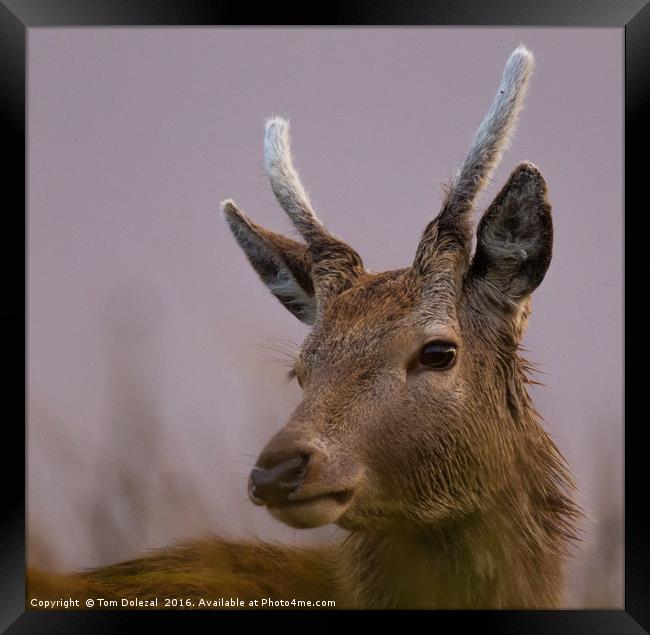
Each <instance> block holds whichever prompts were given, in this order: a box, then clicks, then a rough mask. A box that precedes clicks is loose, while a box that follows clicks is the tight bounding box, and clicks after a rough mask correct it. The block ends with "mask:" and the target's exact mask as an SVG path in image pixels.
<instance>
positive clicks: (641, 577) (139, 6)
mask: <svg viewBox="0 0 650 635" xmlns="http://www.w3.org/2000/svg"><path fill="white" fill-rule="evenodd" d="M307 6H308V5H295V6H291V5H289V4H287V5H283V6H279V5H277V4H273V5H268V6H267V7H266V8H265V7H264V6H262V7H259V8H258V9H256V13H255V23H254V24H255V25H307V24H311V23H315V24H321V25H332V26H339V25H342V26H346V25H347V26H353V25H354V26H356V25H384V26H396V25H418V26H425V25H437V26H451V25H464V26H568V27H581V26H584V27H599V26H618V27H621V28H624V29H625V157H626V159H625V206H626V209H634V208H633V207H632V206H633V205H634V204H635V202H636V201H637V200H640V195H641V191H640V190H641V188H643V189H645V180H646V179H647V176H646V177H645V178H644V176H645V175H644V174H642V170H644V168H645V164H646V161H635V160H633V157H637V156H640V152H641V150H642V149H644V148H643V144H645V143H647V141H646V140H647V139H648V138H650V135H649V134H648V119H647V116H646V113H647V112H649V110H650V109H649V106H650V99H649V88H650V3H649V2H648V0H617V1H616V2H611V0H547V1H546V2H540V1H539V0H489V1H483V2H477V1H476V0H455V1H451V0H448V1H447V2H440V1H438V0H429V1H428V2H427V1H425V0H419V1H416V0H408V1H407V0H401V1H396V0H390V1H388V0H385V1H384V2H382V3H381V4H380V3H370V2H367V1H363V0H356V1H353V0H348V1H347V2H345V3H342V2H341V3H337V2H334V3H329V4H328V5H327V6H326V7H325V6H323V7H318V8H316V10H315V8H314V7H313V6H311V7H309V13H310V15H306V14H307V11H306V9H307ZM250 16H251V13H250V7H249V6H248V5H247V4H246V3H235V2H217V1H214V2H207V1H206V0H185V1H184V2H180V1H178V0H177V1H176V2H168V1H165V0H139V1H137V2H134V1H133V0H131V1H128V0H112V1H111V0H57V1H52V0H49V1H48V0H0V60H1V63H0V90H1V95H0V108H1V111H2V125H3V134H2V137H1V138H2V139H3V146H4V148H5V153H4V154H5V160H6V163H5V165H6V167H5V178H4V179H3V184H4V186H3V193H4V197H3V200H4V205H3V207H4V215H3V226H4V229H5V233H4V238H5V239H4V245H3V249H2V250H0V253H1V254H2V259H3V263H2V264H3V267H2V272H3V280H4V282H5V288H4V296H5V298H6V302H5V303H4V308H3V310H2V324H3V326H4V343H5V351H7V349H8V352H9V357H8V359H7V357H6V356H5V368H6V369H7V371H8V372H7V373H6V374H5V380H4V382H3V386H4V388H5V393H4V394H5V396H6V399H7V400H9V399H10V402H9V403H11V405H13V406H14V408H12V409H10V410H9V412H10V413H11V415H9V416H6V418H5V425H4V434H3V440H4V444H3V446H4V461H3V462H2V465H3V470H4V472H5V474H4V479H3V484H4V485H3V491H4V494H5V503H4V505H3V512H4V513H3V514H2V520H1V523H0V532H1V534H0V535H1V540H0V549H1V551H0V554H1V555H0V558H1V562H2V568H1V571H2V574H1V575H0V628H2V629H3V630H4V629H8V630H7V632H9V633H34V632H47V633H59V632H61V633H63V632H65V633H69V632H76V631H79V632H92V633H103V632H111V633H113V632H116V631H117V630H118V629H119V630H123V629H124V625H125V622H126V621H127V620H128V621H129V622H131V623H133V624H135V625H136V626H137V627H139V628H142V627H144V626H145V622H146V624H147V626H149V623H150V621H151V620H160V619H161V618H162V619H164V624H165V626H166V627H172V628H173V626H174V625H175V624H176V623H177V620H178V621H179V623H181V621H182V625H183V627H184V628H187V626H186V625H187V624H188V620H189V621H190V623H191V624H194V623H195V622H196V620H199V619H206V618H207V619H208V620H210V623H211V625H212V628H214V626H215V625H216V626H219V625H221V624H223V625H224V626H230V625H233V626H234V625H235V624H237V625H239V624H242V622H241V620H245V621H246V620H248V619H251V618H252V619H257V620H259V619H260V618H262V619H264V620H267V619H274V618H275V617H278V615H277V614H276V615H273V616H270V615H268V614H267V613H261V612H254V613H250V612H247V613H238V612H237V613H236V612H214V613H210V614H209V615H206V614H204V613H200V612H188V613H185V612H183V614H181V613H180V612H175V611H172V612H164V613H162V612H156V613H154V612H126V611H125V612H121V611H120V612H109V611H106V612H98V611H93V612H90V611H89V612H84V611H75V612H73V611H69V612H68V611H51V612H47V611H25V584H24V580H25V578H24V574H25V507H26V506H25V487H24V481H23V479H22V478H21V467H22V469H23V475H25V474H26V472H25V471H24V468H25V463H24V457H25V449H26V445H25V444H26V437H25V434H24V432H25V428H23V424H21V423H20V421H21V417H20V415H21V413H22V421H23V422H24V421H25V414H24V413H25V397H24V391H25V390H26V382H25V377H26V375H25V373H24V371H25V357H26V356H25V342H26V339H25V315H26V309H27V307H26V305H25V285H26V277H25V264H24V263H25V259H24V254H25V248H26V242H25V241H26V239H28V237H27V236H26V230H25V216H23V214H24V213H25V211H26V208H25V204H26V194H25V169H26V166H25V158H26V155H25V142H26V113H25V107H26V94H25V87H26V81H25V73H26V44H27V31H28V29H29V28H33V27H40V26H52V27H54V26H80V27H81V26H129V25H133V26H174V25H177V26H183V25H200V26H211V25H219V26H223V25H233V26H235V25H248V22H250V19H251V18H250ZM644 193H645V192H644ZM7 194H9V196H7ZM644 202H645V201H644ZM646 207H647V202H645V204H644V205H639V210H638V214H636V215H635V216H636V217H643V216H644V215H646V214H647V211H646V209H645V208H646ZM639 227H640V224H639V220H637V218H635V219H634V226H633V230H631V231H627V226H626V231H625V263H624V264H625V272H626V279H625V282H624V283H625V290H626V292H627V291H628V290H630V289H639V288H645V287H644V286H643V285H644V281H645V286H647V280H648V273H649V272H648V264H647V262H648V259H647V256H646V250H644V249H643V247H642V245H641V241H642V240H644V239H645V235H644V232H642V231H640V230H639V229H638V228H639ZM21 249H22V255H21V253H20V252H21ZM21 263H22V266H21ZM21 271H22V272H23V275H22V276H21V275H20V272H21ZM637 281H638V282H637ZM622 283H623V281H622ZM630 295H631V293H625V298H626V305H625V328H626V334H628V337H626V346H625V366H624V368H625V380H626V381H625V412H626V414H627V413H630V412H639V413H643V412H644V411H645V410H646V409H647V408H645V409H644V408H642V404H641V400H642V399H643V397H644V390H647V388H646V386H645V384H646V377H647V372H637V373H635V372H633V371H632V369H633V367H634V366H636V364H635V362H639V361H643V360H647V359H649V358H650V345H649V344H648V338H647V337H641V338H636V337H635V338H634V341H633V342H631V341H630V340H631V338H630V337H629V335H630V334H635V333H636V334H638V333H647V332H648V327H649V326H650V304H649V301H648V299H647V292H644V293H643V294H641V298H639V297H638V296H639V294H638V293H637V294H636V297H635V298H634V301H631V300H630ZM604 335H606V334H604ZM19 369H22V370H23V373H21V372H19ZM637 406H638V407H637ZM646 421H647V414H645V415H641V416H635V417H626V425H625V608H624V609H622V610H618V611H617V610H601V611H598V610H580V611H578V610H561V611H537V612H535V611H473V612H471V611H467V612H464V611H423V612H409V611H385V612H365V611H358V612H341V611H335V612H329V613H327V612H319V615H318V616H317V619H314V618H315V617H316V616H314V615H312V614H309V615H306V614H304V613H296V612H293V613H291V614H290V617H289V619H291V620H296V619H298V616H299V615H300V616H301V617H305V616H306V617H307V619H309V620H310V628H313V626H320V625H323V626H324V627H328V626H329V625H330V624H331V622H332V621H334V620H337V621H338V620H339V619H341V618H343V619H344V620H345V621H346V622H348V623H349V624H350V625H352V626H354V625H356V624H358V625H359V626H361V625H368V624H370V623H372V622H375V621H381V623H382V625H385V626H387V627H389V628H390V627H391V626H392V625H393V624H394V625H399V626H401V627H404V626H406V625H407V624H408V625H411V624H412V623H414V621H418V622H423V623H425V624H427V625H430V626H431V627H433V628H436V627H438V628H445V626H451V625H454V626H456V627H466V628H470V627H478V628H487V629H488V630H490V631H496V632H513V633H520V632H527V633H547V632H548V633H579V632H583V631H584V632H589V633H617V634H623V633H643V632H648V631H649V630H650V549H649V546H648V539H649V538H650V520H649V518H650V515H649V514H648V513H647V510H646V505H645V501H646V492H647V482H648V478H647V472H646V470H645V465H646V457H645V454H646V450H645V447H646V446H645V444H644V443H643V431H644V430H643V429H644V428H645V427H646V424H645V422H646ZM284 615H285V616H286V615H287V614H286V613H285V614H284ZM269 624H270V622H269Z"/></svg>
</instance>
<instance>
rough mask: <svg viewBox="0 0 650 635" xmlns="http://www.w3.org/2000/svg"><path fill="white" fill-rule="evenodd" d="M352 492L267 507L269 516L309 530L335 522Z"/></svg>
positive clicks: (298, 499) (291, 500)
mask: <svg viewBox="0 0 650 635" xmlns="http://www.w3.org/2000/svg"><path fill="white" fill-rule="evenodd" d="M353 494H354V492H353V490H340V491H336V492H328V493H326V494H318V495H317V496H310V497H308V498H307V497H305V498H300V497H299V496H298V495H296V497H295V498H292V497H291V496H290V497H289V499H288V500H287V501H285V502H283V503H282V504H273V505H268V504H267V506H266V507H267V509H268V510H269V513H270V514H271V516H273V517H274V518H276V519H277V520H279V521H281V522H283V523H285V524H286V525H289V526H290V527H295V528H297V529H311V528H314V527H321V526H322V525H327V524H329V523H333V522H336V521H337V520H338V519H339V518H340V517H341V515H342V514H343V512H344V511H345V510H346V508H347V507H348V505H349V503H350V501H351V500H352V496H353Z"/></svg>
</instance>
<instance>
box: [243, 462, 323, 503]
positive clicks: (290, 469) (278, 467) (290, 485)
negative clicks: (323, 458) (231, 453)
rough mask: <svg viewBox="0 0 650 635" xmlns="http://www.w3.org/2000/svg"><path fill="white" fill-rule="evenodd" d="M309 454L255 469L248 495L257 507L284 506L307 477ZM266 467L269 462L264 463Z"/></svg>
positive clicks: (250, 480) (249, 482)
mask: <svg viewBox="0 0 650 635" xmlns="http://www.w3.org/2000/svg"><path fill="white" fill-rule="evenodd" d="M309 462H310V455H309V454H298V455H294V456H293V457H292V458H289V459H285V460H283V461H279V462H275V463H272V464H271V466H270V467H259V466H258V467H254V468H253V470H252V471H251V474H250V477H249V479H248V495H249V497H250V499H251V500H252V501H253V503H255V504H256V505H282V504H283V503H286V502H287V501H288V497H289V494H291V493H292V492H295V491H296V489H298V487H300V485H302V483H303V482H304V480H305V478H306V477H307V471H308V467H309ZM264 463H265V464H266V465H268V464H269V461H268V460H267V461H265V462H264Z"/></svg>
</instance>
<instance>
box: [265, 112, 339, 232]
mask: <svg viewBox="0 0 650 635" xmlns="http://www.w3.org/2000/svg"><path fill="white" fill-rule="evenodd" d="M264 167H265V169H266V173H267V175H268V177H269V179H270V181H271V188H272V190H273V193H274V194H275V197H276V198H277V199H278V203H280V206H281V207H282V209H284V210H285V211H286V212H287V214H288V215H289V218H290V219H291V221H292V222H293V224H294V225H295V226H296V229H297V230H298V231H299V232H300V234H301V235H302V236H303V238H304V239H305V240H306V241H307V243H312V242H313V241H314V239H315V238H317V237H321V236H322V235H323V234H325V233H326V230H325V228H324V227H323V225H322V224H321V222H320V221H319V220H318V218H316V214H315V213H314V210H313V208H312V206H311V203H310V201H309V197H308V196H307V192H305V188H304V187H303V185H302V183H301V182H300V178H299V176H298V172H297V171H296V169H295V168H294V167H293V161H292V159H291V148H290V146H289V123H288V122H287V121H286V120H285V119H282V118H281V117H273V118H272V119H269V120H268V121H267V122H266V127H265V131H264Z"/></svg>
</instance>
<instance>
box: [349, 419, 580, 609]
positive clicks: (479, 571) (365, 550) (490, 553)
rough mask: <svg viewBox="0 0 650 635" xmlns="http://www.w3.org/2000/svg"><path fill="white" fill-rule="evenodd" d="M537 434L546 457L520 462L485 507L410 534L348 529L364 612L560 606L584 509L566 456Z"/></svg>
mask: <svg viewBox="0 0 650 635" xmlns="http://www.w3.org/2000/svg"><path fill="white" fill-rule="evenodd" d="M539 432H540V433H541V434H542V435H543V440H547V441H548V442H549V443H550V445H544V444H543V447H542V448H541V450H540V451H541V454H542V455H543V456H535V457H534V458H535V462H537V461H543V463H537V466H538V467H537V468H534V467H531V466H530V465H528V464H527V465H525V466H524V465H522V466H520V467H519V470H516V471H515V473H514V474H513V476H514V478H513V479H512V482H511V484H510V485H509V486H506V487H505V488H504V489H503V490H502V491H501V492H500V493H499V494H498V495H497V496H496V497H495V499H494V500H493V503H492V504H491V506H490V507H489V508H488V509H487V510H483V511H481V512H480V513H478V512H477V513H475V514H471V515H467V516H465V517H463V518H459V519H455V520H453V521H450V522H446V523H443V524H432V525H428V526H424V527H418V528H417V529H412V530H402V529H399V530H381V531H358V532H353V533H352V534H350V536H348V538H347V539H346V541H345V542H344V544H343V547H342V548H343V553H342V554H341V555H342V558H341V560H340V562H341V571H340V573H341V581H342V588H343V589H345V593H346V596H347V600H348V601H349V602H350V603H351V604H352V605H354V606H356V607H364V608H371V607H402V608H519V607H528V608H531V607H540V608H541V607H554V606H557V604H558V603H559V602H560V601H561V589H562V581H563V572H562V565H563V561H564V560H565V558H566V553H567V545H568V541H570V540H571V539H572V537H573V520H574V518H575V517H576V516H577V515H578V512H577V508H576V507H574V506H573V503H572V502H571V500H570V498H568V497H567V496H566V493H565V487H564V485H565V478H567V476H566V474H565V473H564V472H563V470H562V465H563V464H562V461H561V457H560V455H559V453H557V456H556V455H555V452H557V450H555V446H553V445H552V443H551V442H550V439H548V438H547V437H546V435H545V433H544V432H543V431H542V430H541V429H539ZM538 450H539V449H538ZM539 465H543V466H544V467H543V468H540V467H539ZM531 470H532V471H531ZM517 472H519V473H517ZM569 488H570V483H566V489H569Z"/></svg>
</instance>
